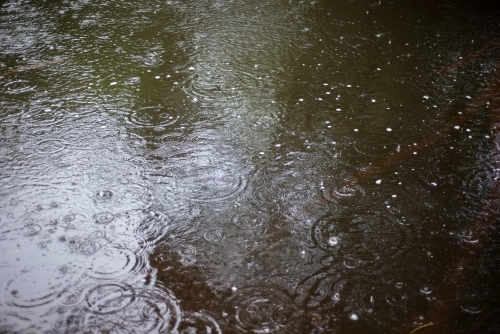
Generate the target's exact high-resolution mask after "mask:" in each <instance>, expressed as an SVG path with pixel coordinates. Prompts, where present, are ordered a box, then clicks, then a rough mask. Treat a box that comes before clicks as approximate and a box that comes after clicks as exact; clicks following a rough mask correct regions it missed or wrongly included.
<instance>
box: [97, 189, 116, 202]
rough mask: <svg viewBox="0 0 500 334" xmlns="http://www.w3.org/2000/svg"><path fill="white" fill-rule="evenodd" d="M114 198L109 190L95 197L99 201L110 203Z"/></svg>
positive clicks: (102, 191)
mask: <svg viewBox="0 0 500 334" xmlns="http://www.w3.org/2000/svg"><path fill="white" fill-rule="evenodd" d="M112 197H113V193H112V192H111V191H109V190H100V191H99V192H98V193H97V194H96V196H95V198H96V199H97V200H98V201H109V200H111V198H112Z"/></svg>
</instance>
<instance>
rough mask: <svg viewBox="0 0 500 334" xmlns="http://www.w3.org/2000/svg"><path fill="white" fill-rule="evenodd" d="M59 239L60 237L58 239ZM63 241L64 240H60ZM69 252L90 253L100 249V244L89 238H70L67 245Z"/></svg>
mask: <svg viewBox="0 0 500 334" xmlns="http://www.w3.org/2000/svg"><path fill="white" fill-rule="evenodd" d="M59 240H61V239H59ZM61 241H64V240H61ZM67 248H68V251H69V252H70V253H78V254H83V255H91V254H94V253H96V252H97V251H99V250H100V249H101V244H100V243H99V242H97V241H96V240H93V239H90V238H78V237H77V238H71V239H69V240H68V245H67Z"/></svg>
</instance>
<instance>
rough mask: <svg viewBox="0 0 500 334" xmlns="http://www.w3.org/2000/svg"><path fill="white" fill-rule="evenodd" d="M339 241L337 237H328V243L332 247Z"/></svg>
mask: <svg viewBox="0 0 500 334" xmlns="http://www.w3.org/2000/svg"><path fill="white" fill-rule="evenodd" d="M338 243H339V239H338V238H337V237H330V238H329V239H328V245H329V246H331V247H335V246H337V245H338Z"/></svg>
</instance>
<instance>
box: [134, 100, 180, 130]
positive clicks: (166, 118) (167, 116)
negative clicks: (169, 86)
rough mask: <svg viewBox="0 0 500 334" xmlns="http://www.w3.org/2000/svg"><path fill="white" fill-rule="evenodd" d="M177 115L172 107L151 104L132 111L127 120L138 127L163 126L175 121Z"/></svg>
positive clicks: (177, 117)
mask: <svg viewBox="0 0 500 334" xmlns="http://www.w3.org/2000/svg"><path fill="white" fill-rule="evenodd" d="M178 119H179V115H178V114H177V112H176V111H175V110H174V109H173V108H167V107H165V106H161V105H160V106H152V107H145V108H141V109H139V110H137V111H133V112H132V113H131V114H130V115H129V116H128V118H127V121H128V122H129V123H130V124H132V125H134V126H136V127H140V128H156V127H159V128H163V127H165V126H169V125H172V124H174V123H175V122H177V120H178Z"/></svg>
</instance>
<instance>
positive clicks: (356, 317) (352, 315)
mask: <svg viewBox="0 0 500 334" xmlns="http://www.w3.org/2000/svg"><path fill="white" fill-rule="evenodd" d="M349 319H351V320H353V321H356V320H358V319H359V317H358V315H357V314H356V313H351V314H349Z"/></svg>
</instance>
